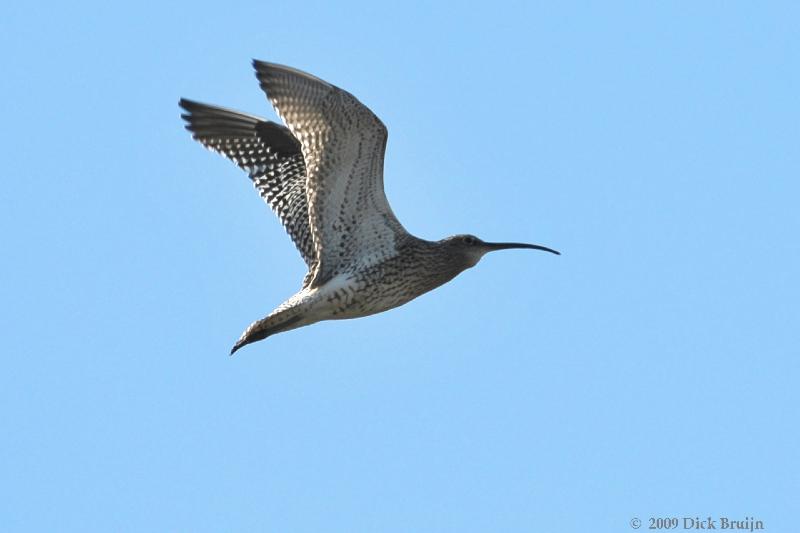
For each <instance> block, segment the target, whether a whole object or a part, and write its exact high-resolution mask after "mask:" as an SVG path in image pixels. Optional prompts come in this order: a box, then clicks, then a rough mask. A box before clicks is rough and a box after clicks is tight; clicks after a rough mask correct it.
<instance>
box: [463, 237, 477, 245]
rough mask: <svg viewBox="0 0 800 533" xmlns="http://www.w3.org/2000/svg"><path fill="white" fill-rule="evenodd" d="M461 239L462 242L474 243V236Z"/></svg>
mask: <svg viewBox="0 0 800 533" xmlns="http://www.w3.org/2000/svg"><path fill="white" fill-rule="evenodd" d="M462 240H463V241H464V244H475V238H474V237H464V238H463V239H462Z"/></svg>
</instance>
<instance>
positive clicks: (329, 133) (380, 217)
mask: <svg viewBox="0 0 800 533" xmlns="http://www.w3.org/2000/svg"><path fill="white" fill-rule="evenodd" d="M253 66H254V67H255V69H256V77H257V78H258V80H259V82H260V83H261V88H262V89H263V90H264V91H265V92H266V93H267V97H268V98H269V100H270V101H271V102H272V105H273V106H275V110H276V111H277V113H278V115H279V116H280V117H281V119H283V121H284V122H285V123H286V125H287V126H288V127H289V130H290V131H291V132H292V135H294V136H295V138H297V140H298V141H300V144H301V146H302V151H303V157H304V159H305V163H306V174H307V177H306V193H307V194H308V214H309V221H310V224H311V235H312V237H313V240H314V250H315V252H316V258H317V268H316V271H315V272H314V273H313V275H312V279H311V282H310V286H311V287H316V286H319V285H321V284H322V283H324V282H325V281H327V280H328V279H330V278H331V277H333V276H335V275H336V274H337V273H339V272H341V271H342V270H343V269H345V268H347V267H348V266H349V265H352V264H353V263H354V262H355V261H356V260H358V261H359V262H361V263H364V262H366V263H370V262H378V261H380V260H381V259H382V258H385V257H389V256H392V255H395V253H396V252H395V240H396V238H397V237H398V236H399V235H400V234H401V233H402V232H404V230H403V228H402V226H401V225H400V222H398V220H397V218H396V217H395V216H394V213H392V210H391V208H390V207H389V203H388V201H387V200H386V195H385V193H384V191H383V154H384V150H385V148H386V137H387V133H386V126H384V125H383V123H382V122H381V121H380V119H378V117H376V116H375V115H374V114H373V113H372V111H370V110H369V109H368V108H367V107H366V106H364V105H363V104H361V102H359V101H358V100H357V99H356V98H355V97H354V96H353V95H351V94H350V93H348V92H346V91H343V90H342V89H339V88H338V87H335V86H333V85H331V84H329V83H327V82H325V81H323V80H321V79H319V78H316V77H314V76H311V75H309V74H306V73H304V72H301V71H299V70H295V69H293V68H289V67H285V66H282V65H276V64H273V63H265V62H262V61H253Z"/></svg>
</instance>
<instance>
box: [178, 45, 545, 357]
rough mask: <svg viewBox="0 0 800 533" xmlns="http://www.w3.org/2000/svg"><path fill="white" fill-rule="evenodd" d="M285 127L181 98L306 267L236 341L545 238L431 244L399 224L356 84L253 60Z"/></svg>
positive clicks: (394, 292)
mask: <svg viewBox="0 0 800 533" xmlns="http://www.w3.org/2000/svg"><path fill="white" fill-rule="evenodd" d="M252 64H253V67H254V69H255V74H256V78H257V79H258V82H259V84H260V86H261V89H262V90H263V91H264V92H265V93H266V96H267V99H268V100H269V101H270V102H271V103H272V106H273V107H274V108H275V111H276V113H277V115H278V116H279V117H280V118H281V120H282V121H283V123H284V124H285V125H280V124H277V123H275V122H272V121H269V120H266V119H263V118H260V117H257V116H254V115H250V114H246V113H242V112H239V111H235V110H232V109H228V108H224V107H218V106H214V105H208V104H203V103H200V102H197V101H193V100H188V99H185V98H181V99H180V101H179V106H180V107H181V108H182V109H183V111H184V112H183V113H182V114H181V118H182V119H183V120H184V121H185V128H186V129H187V130H188V131H189V132H191V134H192V137H193V139H195V140H196V141H198V142H200V143H201V144H202V145H203V146H204V147H206V148H207V149H209V150H211V151H214V152H217V153H219V154H221V155H223V156H224V157H226V158H228V159H229V160H231V161H232V162H234V163H235V164H236V165H237V166H238V167H239V168H241V169H242V170H244V171H245V172H246V173H247V175H248V176H249V178H250V180H251V181H252V182H253V185H254V186H255V188H256V190H257V191H258V193H259V195H260V196H261V198H263V200H264V201H265V202H266V203H267V204H268V205H269V206H270V207H271V208H272V210H273V211H274V212H275V214H276V215H277V216H278V218H279V219H280V221H281V223H282V224H283V226H284V228H285V229H286V232H287V233H288V234H289V237H291V239H292V241H293V242H294V244H295V246H296V247H297V249H298V251H299V252H300V255H301V256H302V258H303V260H304V261H305V263H306V264H307V266H308V273H307V274H306V276H305V278H304V279H303V283H302V287H301V288H300V290H299V291H298V292H297V293H296V294H294V295H293V296H291V297H290V298H289V299H288V300H286V301H285V302H283V303H282V304H280V305H279V306H278V307H277V308H276V309H275V310H274V311H272V312H271V313H269V314H268V315H267V316H266V317H264V318H262V319H260V320H256V321H255V322H253V323H252V324H250V325H249V326H248V327H247V328H246V329H245V331H244V333H242V335H241V336H240V337H239V339H238V340H237V341H236V343H235V344H234V346H233V348H232V349H231V352H230V354H231V355H233V354H234V353H236V352H237V351H238V350H239V349H241V348H242V347H244V346H246V345H248V344H251V343H254V342H257V341H260V340H263V339H266V338H267V337H270V336H272V335H275V334H277V333H283V332H286V331H289V330H293V329H296V328H300V327H304V326H308V325H311V324H314V323H316V322H319V321H322V320H335V319H349V318H358V317H364V316H368V315H373V314H376V313H381V312H383V311H387V310H389V309H393V308H395V307H398V306H401V305H403V304H406V303H408V302H410V301H411V300H413V299H414V298H416V297H418V296H420V295H422V294H424V293H427V292H428V291H431V290H433V289H435V288H437V287H439V286H441V285H443V284H445V283H447V282H448V281H450V280H452V279H453V278H454V277H456V276H457V275H458V274H460V273H461V272H463V271H464V270H467V269H469V268H471V267H474V266H475V265H476V264H478V261H480V260H481V258H482V257H483V256H484V255H485V254H487V253H489V252H494V251H498V250H506V249H512V248H525V249H530V250H542V251H546V252H550V253H553V254H559V252H558V251H556V250H554V249H552V248H548V247H546V246H542V245H538V244H526V243H514V242H485V241H483V240H481V239H479V238H478V237H476V236H474V235H471V234H459V235H453V236H450V237H447V238H444V239H442V240H438V241H428V240H425V239H421V238H418V237H415V236H414V235H411V234H410V233H409V232H408V231H406V230H405V228H404V227H403V226H402V224H400V221H399V220H398V219H397V217H396V216H395V214H394V213H393V212H392V208H391V207H390V206H389V202H388V200H387V199H386V194H385V193H384V187H383V162H384V152H385V150H386V140H387V129H386V126H385V125H384V124H383V122H381V120H380V119H379V118H378V117H377V116H376V115H375V114H374V113H373V112H372V111H371V110H370V109H369V108H368V107H367V106H365V105H364V104H362V103H361V102H360V101H359V100H357V99H356V98H355V97H354V96H353V95H352V94H350V93H349V92H347V91H345V90H343V89H340V88H339V87H336V86H334V85H332V84H331V83H328V82H327V81H324V80H322V79H320V78H318V77H316V76H313V75H311V74H308V73H306V72H303V71H301V70H298V69H295V68H292V67H288V66H284V65H279V64H276V63H268V62H265V61H259V60H253V63H252Z"/></svg>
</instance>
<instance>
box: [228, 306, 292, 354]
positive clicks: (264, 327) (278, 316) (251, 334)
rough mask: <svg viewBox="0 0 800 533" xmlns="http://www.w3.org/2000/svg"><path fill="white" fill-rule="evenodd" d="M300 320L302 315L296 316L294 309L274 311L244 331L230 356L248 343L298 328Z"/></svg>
mask: <svg viewBox="0 0 800 533" xmlns="http://www.w3.org/2000/svg"><path fill="white" fill-rule="evenodd" d="M302 319H303V315H302V314H298V313H297V310H296V309H283V310H278V311H275V312H274V313H272V314H271V315H269V316H267V317H266V318H262V319H261V320H256V321H255V322H253V323H252V324H250V325H249V326H248V327H247V329H246V330H244V333H242V336H241V337H239V340H238V341H236V344H234V345H233V348H232V349H231V355H233V354H234V353H236V352H237V350H239V349H240V348H242V347H244V346H247V345H248V344H250V343H253V342H256V341H260V340H263V339H266V338H267V337H269V336H270V335H274V334H276V333H282V332H284V331H289V330H290V329H294V328H298V327H300V326H301V325H302V324H299V322H300V321H301V320H302Z"/></svg>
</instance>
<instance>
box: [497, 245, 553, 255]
mask: <svg viewBox="0 0 800 533" xmlns="http://www.w3.org/2000/svg"><path fill="white" fill-rule="evenodd" d="M485 244H486V247H487V248H489V251H490V252H495V251H497V250H508V249H510V248H527V249H529V250H542V251H545V252H550V253H551V254H556V255H561V252H559V251H556V250H553V249H552V248H548V247H547V246H540V245H538V244H525V243H522V242H487V243H485Z"/></svg>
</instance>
